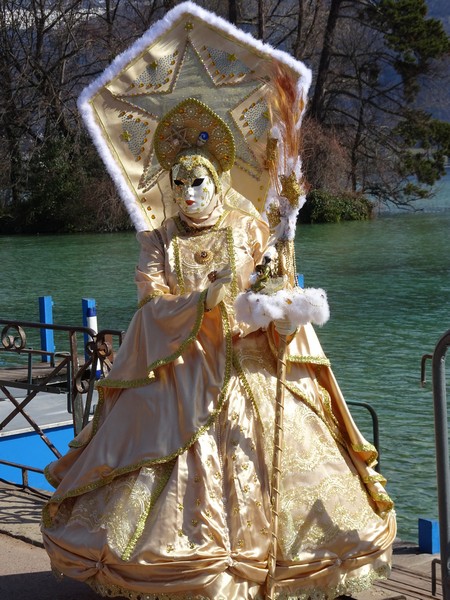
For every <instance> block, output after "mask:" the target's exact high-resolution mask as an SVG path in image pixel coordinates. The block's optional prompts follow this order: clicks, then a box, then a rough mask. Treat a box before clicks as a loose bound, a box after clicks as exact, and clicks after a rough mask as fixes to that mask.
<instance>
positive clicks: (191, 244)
mask: <svg viewBox="0 0 450 600" xmlns="http://www.w3.org/2000/svg"><path fill="white" fill-rule="evenodd" d="M267 238H268V230H267V228H266V226H265V224H264V223H262V222H260V221H258V220H256V219H254V218H253V217H250V216H248V215H244V214H242V213H240V212H239V211H234V210H233V211H226V212H225V213H224V214H223V215H222V216H221V218H220V220H219V221H218V222H217V223H216V224H215V226H214V227H212V228H211V227H208V228H205V229H204V230H202V231H201V232H200V233H199V232H198V231H197V232H193V231H190V230H189V228H187V229H186V227H183V224H181V223H180V222H179V221H177V220H176V219H175V220H172V219H170V220H168V221H167V223H166V224H165V225H164V226H163V227H162V228H161V229H160V230H158V231H153V232H144V233H140V234H138V239H139V241H140V243H141V255H140V260H139V265H138V267H137V271H136V283H137V287H138V293H139V298H140V301H141V307H140V308H139V309H138V311H137V312H136V315H135V316H134V318H133V320H132V322H131V324H130V326H129V328H128V331H127V334H126V336H125V340H124V343H123V345H122V347H121V349H120V351H119V353H118V355H117V357H116V359H115V361H114V365H113V368H112V370H111V373H110V375H109V377H108V378H107V379H105V380H102V381H101V382H100V383H99V394H100V402H99V406H98V408H97V411H96V415H95V417H94V419H93V421H92V422H91V423H90V424H89V425H88V426H87V427H86V428H85V429H84V430H83V431H82V432H81V433H80V435H79V436H78V437H77V438H76V439H75V440H74V441H73V442H72V444H71V450H70V451H69V452H68V454H66V455H65V456H64V457H63V458H61V459H59V460H58V461H56V462H54V463H52V464H51V465H49V467H48V469H47V476H48V478H49V480H50V481H51V482H52V483H53V485H55V487H56V491H55V494H54V496H53V497H52V499H51V500H50V502H49V503H48V504H47V506H46V507H45V509H44V516H43V527H42V531H43V538H44V543H45V546H46V549H47V551H48V553H49V556H50V559H51V563H52V566H53V568H54V570H55V572H57V573H60V574H64V575H67V576H69V577H73V578H75V579H79V580H82V581H86V582H87V583H88V584H89V585H91V586H92V587H93V588H94V589H95V590H96V591H98V592H99V593H101V594H102V595H105V596H119V595H125V596H126V597H128V598H133V599H138V598H139V599H142V598H152V599H154V598H160V599H162V598H173V599H174V600H175V599H179V598H206V599H210V600H213V599H214V600H218V599H220V598H222V599H226V600H243V599H247V598H248V599H256V598H263V597H264V590H265V582H266V577H267V557H268V551H269V544H270V527H271V512H270V483H269V482H270V477H271V470H272V467H271V465H272V455H273V433H274V418H275V416H274V415H275V395H276V358H275V357H276V346H277V336H276V332H274V331H273V330H272V329H269V331H262V330H254V329H252V328H250V327H248V326H245V325H244V324H242V323H237V322H236V320H235V318H234V314H233V301H234V298H235V296H236V294H237V293H238V292H239V291H240V290H242V289H246V288H247V287H248V278H249V275H250V273H251V272H252V271H253V270H254V267H255V264H258V263H259V262H260V260H261V257H262V254H263V252H264V248H265V244H266V242H267ZM227 264H230V265H231V267H232V272H233V281H232V283H231V285H230V286H229V290H228V293H227V296H226V298H225V301H224V303H223V304H221V305H220V306H218V307H216V308H214V309H213V310H211V311H209V312H205V310H204V299H205V290H206V288H207V286H208V274H209V273H210V272H211V271H212V270H218V269H220V268H222V267H224V266H225V265H227ZM285 388H286V389H285V422H284V437H285V444H284V452H283V457H282V481H281V487H280V493H281V496H280V519H279V520H280V525H279V537H278V544H279V548H278V561H277V570H276V574H275V577H276V580H277V587H276V597H277V598H280V599H281V598H292V599H293V598H308V597H314V598H332V597H335V596H337V595H339V594H344V593H347V594H351V593H355V592H356V591H359V590H360V589H364V588H365V587H368V586H369V585H371V583H372V582H373V581H374V580H375V579H376V578H377V577H386V576H387V575H388V573H389V561H390V551H391V545H392V542H393V540H394V538H395V532H396V529H395V517H394V513H393V510H392V502H391V501H390V499H389V497H388V496H387V494H386V492H385V490H384V488H383V484H384V479H383V478H382V477H381V476H380V475H378V474H377V473H376V472H375V471H374V470H373V464H374V462H375V459H376V453H375V451H374V448H373V447H372V446H371V445H370V444H368V443H367V441H366V440H365V439H364V438H363V437H362V435H361V433H360V432H359V431H358V429H357V427H356V425H355V423H354V422H353V419H352V417H351V415H350V413H349V411H348V409H347V406H346V404H345V402H344V400H343V397H342V394H341V392H340V390H339V387H338V385H337V383H336V381H335V379H334V377H333V373H332V371H331V369H330V368H329V365H328V361H327V359H326V357H325V355H324V353H323V351H322V348H321V346H320V343H319V341H318V339H317V337H316V335H315V332H314V329H313V328H312V327H311V326H307V327H303V328H301V329H300V331H299V332H298V333H297V335H296V337H295V339H294V340H293V341H292V342H291V344H290V346H289V357H288V368H287V377H286V386H285Z"/></svg>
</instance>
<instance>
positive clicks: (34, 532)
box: [0, 480, 442, 600]
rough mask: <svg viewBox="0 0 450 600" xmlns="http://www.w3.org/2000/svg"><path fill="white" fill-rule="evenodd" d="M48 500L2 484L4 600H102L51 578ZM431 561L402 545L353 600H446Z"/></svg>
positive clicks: (0, 593) (0, 578) (0, 591)
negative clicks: (434, 584)
mask: <svg viewBox="0 0 450 600" xmlns="http://www.w3.org/2000/svg"><path fill="white" fill-rule="evenodd" d="M48 496H49V494H47V493H46V492H38V491H30V490H27V491H23V490H21V489H20V488H19V487H15V486H12V485H9V484H7V483H4V482H2V481H1V480H0V599H1V600H100V596H98V595H97V594H94V592H92V591H91V589H90V588H89V587H88V586H87V585H85V584H83V583H79V582H76V581H73V580H71V579H67V578H64V579H63V580H61V581H59V580H57V579H56V578H55V577H54V576H53V574H52V572H51V570H50V562H49V559H48V556H47V553H46V552H45V550H44V547H43V543H42V538H41V534H40V530H39V522H40V516H41V509H42V506H43V504H44V503H45V501H46V499H47V498H48ZM433 558H436V555H431V554H419V553H418V549H417V547H416V546H414V545H413V544H398V545H397V547H396V549H395V552H394V569H393V573H392V576H391V578H390V579H389V580H388V581H387V582H380V583H378V584H376V585H375V586H374V587H373V588H372V589H371V590H368V591H366V592H363V593H361V594H357V595H356V597H355V600H409V599H415V600H424V599H429V600H440V599H442V593H441V589H440V586H438V595H437V596H432V595H431V577H430V576H431V561H432V560H433ZM118 600H119V599H118ZM349 600H352V599H349Z"/></svg>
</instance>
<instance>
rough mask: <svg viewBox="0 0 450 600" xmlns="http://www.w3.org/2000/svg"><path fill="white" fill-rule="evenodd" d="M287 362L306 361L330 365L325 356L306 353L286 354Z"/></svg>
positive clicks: (313, 363) (312, 363)
mask: <svg viewBox="0 0 450 600" xmlns="http://www.w3.org/2000/svg"><path fill="white" fill-rule="evenodd" d="M286 359H287V360H288V362H293V363H308V364H311V365H322V366H325V367H329V366H331V363H330V361H329V360H328V358H326V357H325V356H309V355H307V354H291V355H290V356H287V357H286Z"/></svg>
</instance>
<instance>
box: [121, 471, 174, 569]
mask: <svg viewBox="0 0 450 600" xmlns="http://www.w3.org/2000/svg"><path fill="white" fill-rule="evenodd" d="M174 464H175V461H172V462H171V463H167V464H166V465H162V467H163V470H162V471H161V473H160V476H159V478H158V480H157V483H156V486H155V490H154V491H153V492H152V493H151V495H150V498H149V499H148V500H147V505H146V506H145V508H144V510H143V511H142V514H141V517H140V519H139V521H138V523H137V525H136V530H135V532H134V534H133V536H132V538H131V539H130V541H129V542H128V545H127V547H126V548H125V551H124V552H123V554H122V560H130V558H131V553H132V552H133V550H134V548H135V546H136V544H137V542H138V540H139V538H140V537H141V535H142V533H143V531H144V527H145V524H146V522H147V519H148V516H149V514H150V512H151V510H152V508H153V507H154V506H155V503H156V501H157V500H158V498H159V496H160V495H161V492H162V491H163V489H164V488H165V486H166V484H167V482H168V481H169V477H170V474H171V473H172V470H173V467H174Z"/></svg>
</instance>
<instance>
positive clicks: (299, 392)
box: [284, 381, 346, 447]
mask: <svg viewBox="0 0 450 600" xmlns="http://www.w3.org/2000/svg"><path fill="white" fill-rule="evenodd" d="M284 386H285V387H286V388H287V389H288V390H289V391H290V392H291V393H292V394H294V396H296V397H297V398H299V399H300V400H301V401H302V402H303V403H304V404H306V406H307V407H308V408H309V409H310V410H312V412H313V413H314V414H315V415H316V416H317V417H319V419H320V420H321V421H322V422H323V423H324V424H325V425H326V427H327V429H328V431H329V432H330V434H331V436H332V437H333V439H334V440H335V441H336V442H337V443H338V444H341V446H344V447H346V444H345V440H344V438H343V437H342V436H341V435H340V434H337V433H336V432H335V431H334V430H333V428H332V427H331V426H330V424H329V423H328V421H327V419H326V418H325V417H324V415H323V414H322V413H321V412H320V411H319V410H318V409H317V407H315V406H314V404H312V402H310V401H309V399H308V398H307V397H306V396H305V394H304V393H303V392H302V390H301V389H300V388H298V387H297V386H296V385H295V384H294V383H291V382H289V381H285V382H284Z"/></svg>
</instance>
